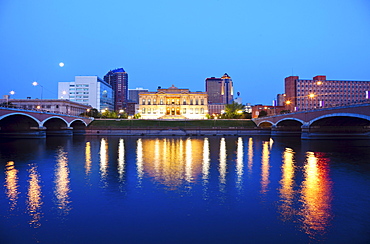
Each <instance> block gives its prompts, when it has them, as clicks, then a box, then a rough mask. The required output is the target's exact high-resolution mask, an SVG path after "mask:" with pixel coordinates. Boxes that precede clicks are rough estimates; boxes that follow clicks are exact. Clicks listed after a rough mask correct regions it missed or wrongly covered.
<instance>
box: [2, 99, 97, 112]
mask: <svg viewBox="0 0 370 244" xmlns="http://www.w3.org/2000/svg"><path fill="white" fill-rule="evenodd" d="M3 102H5V103H6V102H7V101H6V100H4V99H3V101H1V100H0V103H3ZM8 102H9V104H10V105H11V106H12V107H15V108H20V109H26V110H36V111H43V112H51V113H58V114H68V115H74V116H78V115H80V114H82V113H84V112H86V111H87V110H88V109H91V108H92V107H91V106H89V105H83V104H81V103H77V102H72V101H69V100H64V99H9V100H8Z"/></svg>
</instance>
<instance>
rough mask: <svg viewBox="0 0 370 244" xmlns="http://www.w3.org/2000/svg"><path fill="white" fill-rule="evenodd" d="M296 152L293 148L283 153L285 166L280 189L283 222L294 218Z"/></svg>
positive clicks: (282, 169)
mask: <svg viewBox="0 0 370 244" xmlns="http://www.w3.org/2000/svg"><path fill="white" fill-rule="evenodd" d="M294 169H295V162H294V151H293V150H292V149H291V148H285V151H284V153H283V165H282V166H281V171H282V176H281V180H280V185H281V188H280V189H279V193H280V199H281V200H280V201H281V202H282V204H281V206H280V211H281V215H282V217H283V220H288V219H290V218H291V217H292V215H293V213H294V211H293V209H292V204H293V200H294V199H293V198H294V189H293V185H294Z"/></svg>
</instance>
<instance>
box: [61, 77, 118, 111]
mask: <svg viewBox="0 0 370 244" xmlns="http://www.w3.org/2000/svg"><path fill="white" fill-rule="evenodd" d="M58 98H59V99H68V100H70V101H73V102H77V103H81V104H83V105H87V106H91V107H93V108H96V109H98V110H99V111H102V110H104V109H106V108H107V109H109V110H113V109H114V107H113V90H112V87H111V85H109V84H107V83H106V82H105V81H103V80H102V79H100V78H99V77H97V76H76V77H75V81H74V82H59V83H58Z"/></svg>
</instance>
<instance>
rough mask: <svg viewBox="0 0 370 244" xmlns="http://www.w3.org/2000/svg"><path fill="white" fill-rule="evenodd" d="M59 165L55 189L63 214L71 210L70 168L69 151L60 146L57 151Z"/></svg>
mask: <svg viewBox="0 0 370 244" xmlns="http://www.w3.org/2000/svg"><path fill="white" fill-rule="evenodd" d="M56 162H57V165H56V169H55V181H54V183H55V190H54V194H55V197H56V198H57V206H58V208H59V209H60V210H62V211H63V214H67V213H68V212H69V211H70V210H71V207H70V203H71V201H70V200H69V193H70V191H71V190H70V187H69V182H70V180H69V169H68V158H67V153H66V152H64V151H63V149H62V148H60V149H59V150H58V152H57V160H56Z"/></svg>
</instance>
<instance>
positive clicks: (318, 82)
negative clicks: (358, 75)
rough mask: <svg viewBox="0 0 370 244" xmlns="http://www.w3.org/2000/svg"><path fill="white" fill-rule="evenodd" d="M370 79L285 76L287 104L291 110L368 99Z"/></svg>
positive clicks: (340, 104) (359, 101)
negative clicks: (349, 79)
mask: <svg viewBox="0 0 370 244" xmlns="http://www.w3.org/2000/svg"><path fill="white" fill-rule="evenodd" d="M369 91H370V81H348V80H327V79H326V76H325V75H318V76H315V77H313V79H312V80H307V79H299V77H298V76H289V77H287V78H285V95H286V96H285V106H286V108H287V109H289V110H290V111H300V110H307V109H314V108H320V107H335V106H343V105H348V104H353V103H361V102H365V101H368V99H369Z"/></svg>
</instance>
